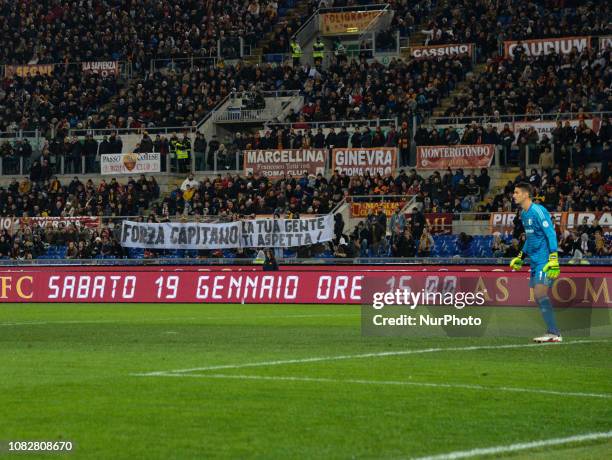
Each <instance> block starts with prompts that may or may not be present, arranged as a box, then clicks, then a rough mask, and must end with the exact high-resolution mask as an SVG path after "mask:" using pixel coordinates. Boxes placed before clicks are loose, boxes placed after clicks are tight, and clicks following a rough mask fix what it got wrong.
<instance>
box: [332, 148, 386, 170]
mask: <svg viewBox="0 0 612 460" xmlns="http://www.w3.org/2000/svg"><path fill="white" fill-rule="evenodd" d="M396 166H397V148H395V147H377V148H364V149H333V151H332V169H333V170H334V171H336V170H339V171H340V172H341V173H346V174H348V175H349V176H363V175H364V174H365V173H369V174H371V175H375V174H380V175H383V176H384V175H387V174H391V173H392V172H393V169H394V168H395V167H396Z"/></svg>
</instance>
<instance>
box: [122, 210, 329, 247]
mask: <svg viewBox="0 0 612 460" xmlns="http://www.w3.org/2000/svg"><path fill="white" fill-rule="evenodd" d="M333 238H334V219H333V216H332V215H327V216H321V217H315V218H310V219H254V220H243V221H239V222H227V223H204V222H191V223H180V222H176V223H173V222H166V223H160V224H155V223H147V222H131V221H124V222H123V227H122V229H121V246H123V247H126V248H149V249H230V248H256V247H271V248H290V247H294V246H305V245H309V244H315V243H323V242H325V241H331V240H332V239H333Z"/></svg>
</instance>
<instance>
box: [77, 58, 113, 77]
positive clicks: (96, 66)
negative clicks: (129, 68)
mask: <svg viewBox="0 0 612 460" xmlns="http://www.w3.org/2000/svg"><path fill="white" fill-rule="evenodd" d="M81 70H82V72H83V73H84V74H85V75H90V74H95V75H100V76H102V77H103V78H107V77H118V76H119V63H118V62H117V61H99V62H83V64H82V66H81Z"/></svg>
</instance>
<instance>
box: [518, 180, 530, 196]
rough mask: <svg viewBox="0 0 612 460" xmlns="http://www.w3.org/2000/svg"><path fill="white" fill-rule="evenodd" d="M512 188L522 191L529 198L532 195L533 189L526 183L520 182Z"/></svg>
mask: <svg viewBox="0 0 612 460" xmlns="http://www.w3.org/2000/svg"><path fill="white" fill-rule="evenodd" d="M514 188H518V189H520V190H522V191H523V192H527V193H528V194H529V196H532V195H533V189H532V187H531V184H528V183H527V182H520V183H518V184H516V185H515V186H514Z"/></svg>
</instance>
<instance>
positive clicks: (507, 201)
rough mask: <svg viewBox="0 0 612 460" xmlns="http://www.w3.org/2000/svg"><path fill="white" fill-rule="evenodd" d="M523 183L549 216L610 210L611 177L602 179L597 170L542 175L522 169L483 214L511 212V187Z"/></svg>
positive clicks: (611, 206)
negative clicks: (530, 188) (548, 212)
mask: <svg viewBox="0 0 612 460" xmlns="http://www.w3.org/2000/svg"><path fill="white" fill-rule="evenodd" d="M520 182H526V183H529V184H531V185H532V186H533V190H534V200H535V201H536V202H538V203H541V204H542V205H543V206H545V207H546V208H547V209H548V210H549V211H550V212H561V211H610V209H612V195H611V192H612V176H610V174H606V175H603V174H602V172H601V170H600V169H599V168H597V167H595V168H593V169H591V170H587V169H586V168H585V167H584V166H580V167H578V168H576V169H574V168H572V167H570V168H568V169H567V170H566V171H561V170H559V169H558V168H556V167H553V168H549V169H546V170H543V171H539V170H538V169H535V168H534V169H531V171H530V172H529V174H527V171H526V170H524V169H522V170H521V172H520V174H519V175H518V176H517V177H516V178H515V180H514V181H508V183H507V184H506V186H505V187H504V189H503V190H502V191H500V193H498V194H497V195H495V197H493V199H492V200H490V203H487V204H486V207H485V211H486V212H490V211H513V210H515V209H516V205H515V204H514V203H513V201H512V192H513V191H514V185H515V184H517V183H520Z"/></svg>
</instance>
